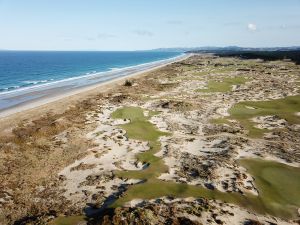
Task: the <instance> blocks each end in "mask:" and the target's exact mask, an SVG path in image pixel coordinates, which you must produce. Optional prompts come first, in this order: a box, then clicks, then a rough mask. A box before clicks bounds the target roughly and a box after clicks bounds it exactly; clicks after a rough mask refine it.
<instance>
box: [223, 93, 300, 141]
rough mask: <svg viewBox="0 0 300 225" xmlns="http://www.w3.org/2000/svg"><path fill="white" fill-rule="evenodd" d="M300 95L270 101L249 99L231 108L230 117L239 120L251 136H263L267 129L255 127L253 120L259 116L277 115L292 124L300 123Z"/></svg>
mask: <svg viewBox="0 0 300 225" xmlns="http://www.w3.org/2000/svg"><path fill="white" fill-rule="evenodd" d="M299 111H300V95H298V96H289V97H286V98H283V99H277V100H270V101H254V102H251V101H248V102H240V103H238V104H235V105H234V106H233V107H232V108H231V109H230V110H229V113H230V118H232V119H236V120H238V121H239V122H240V123H241V124H242V125H243V126H244V127H245V128H246V129H247V130H248V131H249V136H251V137H261V136H262V135H263V134H264V133H265V132H266V131H267V130H266V129H258V128H255V127H254V126H255V123H254V122H253V121H251V119H252V118H254V117H257V116H267V115H276V116H278V117H280V118H282V119H285V120H286V121H287V122H288V123H290V124H300V117H299V116H297V115H296V114H295V113H296V112H299Z"/></svg>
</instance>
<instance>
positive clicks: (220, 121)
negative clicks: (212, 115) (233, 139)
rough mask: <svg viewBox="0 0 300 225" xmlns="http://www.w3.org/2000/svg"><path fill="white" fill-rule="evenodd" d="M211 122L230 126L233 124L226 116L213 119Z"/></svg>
mask: <svg viewBox="0 0 300 225" xmlns="http://www.w3.org/2000/svg"><path fill="white" fill-rule="evenodd" d="M210 122H211V123H214V124H227V125H229V126H230V125H232V123H231V122H230V121H229V120H228V119H226V118H217V119H211V120H210Z"/></svg>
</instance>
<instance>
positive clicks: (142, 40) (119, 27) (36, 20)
mask: <svg viewBox="0 0 300 225" xmlns="http://www.w3.org/2000/svg"><path fill="white" fill-rule="evenodd" d="M0 29H1V31H0V49H18V50H141V49H153V48H160V47H196V46H228V45H238V46H244V47H246V46H247V47H271V46H296V45H298V46H300V0H284V1H283V0H251V1H250V0H206V1H204V0H203V1H202V0H106V1H105V0H0Z"/></svg>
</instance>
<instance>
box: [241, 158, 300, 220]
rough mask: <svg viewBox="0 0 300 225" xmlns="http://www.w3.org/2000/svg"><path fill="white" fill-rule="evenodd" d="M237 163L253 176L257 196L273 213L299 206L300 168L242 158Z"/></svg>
mask: <svg viewBox="0 0 300 225" xmlns="http://www.w3.org/2000/svg"><path fill="white" fill-rule="evenodd" d="M239 163H240V164H241V165H242V166H243V167H245V168H246V169H247V170H248V171H249V173H250V174H252V175H253V176H254V178H255V186H256V187H257V188H258V190H259V196H258V198H259V199H260V201H261V202H262V204H263V205H264V206H266V207H268V206H272V207H270V209H269V210H270V211H271V212H272V213H274V214H276V213H278V212H279V211H280V210H282V209H285V212H284V211H283V212H282V213H284V214H286V215H288V212H289V211H290V212H293V211H296V210H297V209H298V208H299V207H300V195H299V190H300V168H297V167H291V166H287V165H285V164H282V163H277V162H274V161H266V160H261V159H242V160H240V161H239Z"/></svg>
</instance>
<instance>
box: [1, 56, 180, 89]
mask: <svg viewBox="0 0 300 225" xmlns="http://www.w3.org/2000/svg"><path fill="white" fill-rule="evenodd" d="M179 54H180V53H174V52H142V51H137V52H32V51H0V92H6V91H12V90H16V89H20V88H24V87H29V86H34V85H40V84H44V83H49V82H54V81H58V80H64V79H67V78H71V77H79V76H83V75H86V74H91V73H97V72H105V71H110V70H112V69H114V68H123V67H129V66H135V65H139V64H144V63H149V62H153V61H157V60H163V59H168V58H172V57H175V56H177V55H179Z"/></svg>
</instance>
